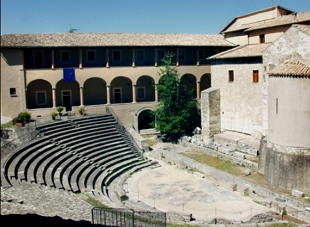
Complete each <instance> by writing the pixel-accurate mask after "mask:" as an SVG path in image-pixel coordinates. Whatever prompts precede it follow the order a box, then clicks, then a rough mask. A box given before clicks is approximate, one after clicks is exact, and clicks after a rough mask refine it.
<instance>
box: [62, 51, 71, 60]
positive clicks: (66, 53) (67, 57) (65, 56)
mask: <svg viewBox="0 0 310 227" xmlns="http://www.w3.org/2000/svg"><path fill="white" fill-rule="evenodd" d="M60 62H61V63H69V62H70V51H68V50H62V51H60Z"/></svg>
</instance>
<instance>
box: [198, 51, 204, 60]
mask: <svg viewBox="0 0 310 227" xmlns="http://www.w3.org/2000/svg"><path fill="white" fill-rule="evenodd" d="M198 55H199V60H203V59H204V51H203V50H199V53H198Z"/></svg>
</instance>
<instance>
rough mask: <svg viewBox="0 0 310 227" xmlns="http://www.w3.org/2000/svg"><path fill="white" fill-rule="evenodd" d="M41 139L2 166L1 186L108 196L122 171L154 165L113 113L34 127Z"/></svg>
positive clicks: (31, 142) (11, 155) (16, 151)
mask: <svg viewBox="0 0 310 227" xmlns="http://www.w3.org/2000/svg"><path fill="white" fill-rule="evenodd" d="M38 129H39V130H40V131H41V135H42V134H43V136H41V137H38V138H35V139H34V140H32V141H30V142H29V143H26V144H24V145H22V146H20V147H18V148H17V149H16V150H14V152H12V153H11V154H10V155H9V156H8V157H5V160H4V161H3V162H2V168H1V185H2V186H4V185H7V186H18V185H20V184H21V183H22V182H29V183H31V184H39V185H45V186H48V187H54V188H57V189H63V190H67V191H72V192H74V193H79V192H82V191H85V190H87V191H90V192H93V194H94V195H100V196H105V197H108V196H109V194H108V189H107V188H108V186H109V185H110V184H111V182H112V181H113V180H114V179H115V178H117V177H119V176H120V175H122V174H123V173H124V172H127V171H130V170H136V169H141V168H145V167H148V166H152V165H154V164H156V162H152V161H150V160H147V159H145V158H144V157H143V155H142V153H141V152H139V151H138V150H137V149H136V148H135V146H134V145H133V144H132V142H131V140H130V139H129V138H128V136H127V135H126V134H125V133H124V128H123V127H121V126H120V125H118V123H117V122H116V121H115V119H114V118H113V116H112V115H111V114H104V115H94V116H87V117H81V118H76V119H72V120H68V121H60V122H55V123H51V124H46V125H44V126H41V127H38Z"/></svg>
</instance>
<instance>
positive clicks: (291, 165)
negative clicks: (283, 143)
mask: <svg viewBox="0 0 310 227" xmlns="http://www.w3.org/2000/svg"><path fill="white" fill-rule="evenodd" d="M264 153H265V168H264V178H265V181H266V183H268V184H269V185H271V186H273V187H275V188H281V189H285V190H287V189H289V190H292V189H297V190H301V191H308V190H309V189H310V177H309V176H310V149H308V150H306V149H304V150H302V149H293V148H291V149H290V148H285V147H282V148H281V147H279V146H276V145H274V144H271V143H268V144H267V146H266V147H265V151H264Z"/></svg>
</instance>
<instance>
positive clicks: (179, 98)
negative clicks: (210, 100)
mask: <svg viewBox="0 0 310 227" xmlns="http://www.w3.org/2000/svg"><path fill="white" fill-rule="evenodd" d="M173 56H174V54H173V53H170V52H167V53H165V56H164V59H162V61H163V64H164V68H163V69H160V72H159V73H158V74H159V76H160V80H159V83H158V85H156V89H157V90H158V94H159V104H158V108H157V109H156V110H154V111H152V114H153V115H154V116H155V121H154V122H152V123H151V126H152V127H155V128H156V130H158V131H159V132H160V133H161V134H162V135H164V136H165V138H166V139H167V140H168V141H175V140H177V139H178V138H179V137H180V135H181V134H184V133H187V132H190V131H191V130H192V129H193V127H195V126H197V119H198V114H197V108H196V100H195V98H194V97H193V95H192V91H191V92H187V91H186V89H185V87H184V86H181V85H180V79H179V73H178V70H177V69H176V67H175V66H173V62H172V58H173Z"/></svg>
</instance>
